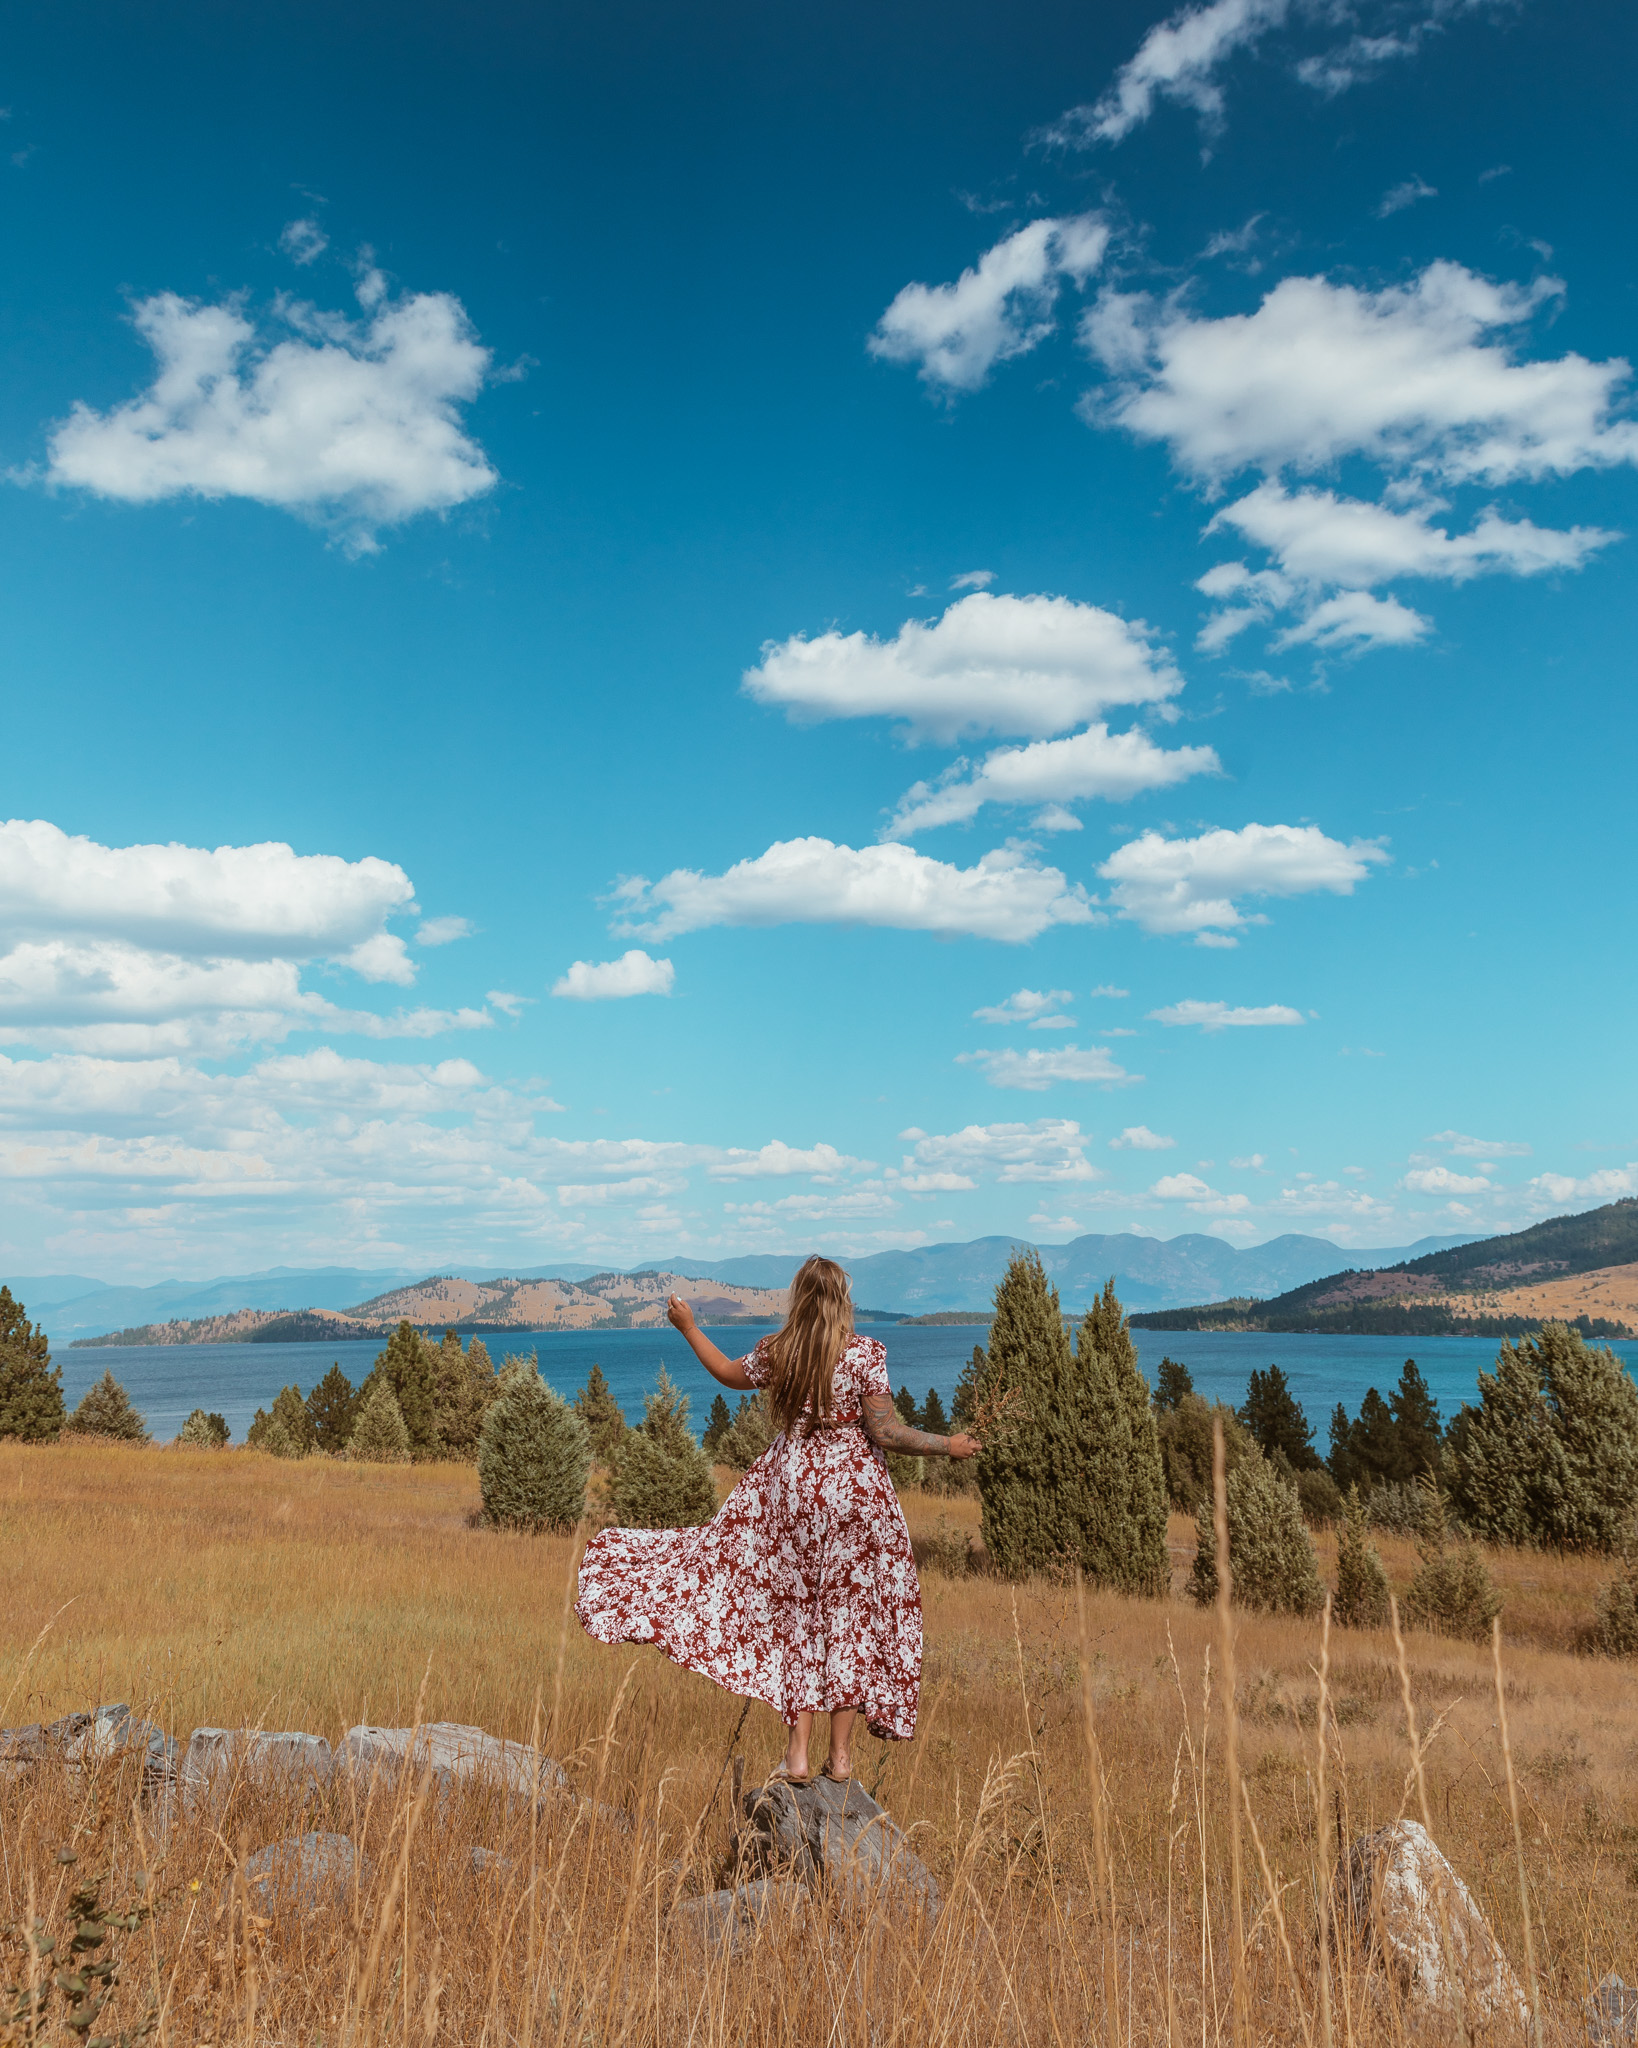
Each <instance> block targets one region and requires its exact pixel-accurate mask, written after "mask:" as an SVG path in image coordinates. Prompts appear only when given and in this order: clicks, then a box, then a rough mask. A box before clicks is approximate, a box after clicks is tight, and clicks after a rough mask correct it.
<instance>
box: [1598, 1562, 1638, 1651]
mask: <svg viewBox="0 0 1638 2048" xmlns="http://www.w3.org/2000/svg"><path fill="white" fill-rule="evenodd" d="M1590 1647H1591V1648H1593V1649H1595V1650H1598V1651H1601V1652H1602V1653H1603V1655H1604V1656H1606V1657H1638V1548H1634V1547H1633V1546H1632V1545H1631V1544H1629V1546H1628V1547H1627V1549H1626V1552H1625V1554H1624V1555H1623V1557H1622V1559H1621V1569H1620V1571H1619V1572H1617V1574H1616V1575H1615V1577H1614V1578H1613V1579H1611V1580H1609V1581H1608V1582H1607V1583H1606V1584H1605V1585H1602V1586H1600V1587H1599V1589H1598V1599H1597V1602H1596V1605H1595V1608H1594V1614H1593V1626H1592V1642H1591V1646H1590Z"/></svg>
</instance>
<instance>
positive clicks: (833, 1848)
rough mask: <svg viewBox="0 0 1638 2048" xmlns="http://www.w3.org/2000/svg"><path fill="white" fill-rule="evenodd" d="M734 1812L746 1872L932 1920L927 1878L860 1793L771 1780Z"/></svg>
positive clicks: (893, 1826)
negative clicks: (740, 1816)
mask: <svg viewBox="0 0 1638 2048" xmlns="http://www.w3.org/2000/svg"><path fill="white" fill-rule="evenodd" d="M741 1804H742V1810H743V1812H744V1815H745V1818H746V1820H747V1821H748V1822H749V1823H750V1829H749V1833H748V1835H745V1836H742V1838H741V1844H740V1846H741V1850H742V1852H743V1853H746V1854H747V1855H748V1857H749V1859H750V1861H751V1864H752V1867H753V1868H766V1869H773V1870H791V1871H794V1872H795V1874H796V1875H797V1876H798V1877H802V1878H806V1879H809V1880H811V1881H813V1882H818V1883H824V1884H829V1885H833V1886H834V1887H835V1888H836V1889H837V1890H838V1891H839V1892H840V1893H841V1894H842V1895H843V1897H845V1898H846V1899H847V1900H848V1901H849V1902H850V1903H852V1904H856V1905H866V1906H870V1905H877V1904H880V1903H883V1902H885V1901H887V1900H889V1899H896V1900H898V1901H899V1902H900V1903H905V1902H908V1903H909V1904H911V1905H912V1906H914V1907H916V1908H917V1909H918V1910H920V1911H921V1912H924V1913H925V1914H926V1915H927V1916H928V1918H929V1919H936V1918H937V1917H938V1910H939V1892H938V1885H937V1882H936V1881H935V1879H934V1877H933V1873H932V1872H931V1871H930V1870H929V1869H928V1868H927V1866H926V1864H925V1863H923V1862H922V1860H921V1858H920V1857H919V1856H917V1855H916V1853H915V1851H914V1850H913V1849H912V1848H911V1847H910V1845H909V1842H908V1841H907V1839H906V1837H905V1833H904V1830H903V1829H902V1828H901V1827H900V1826H899V1824H898V1822H897V1821H896V1820H894V1818H893V1816H892V1815H891V1814H890V1813H888V1812H887V1810H886V1809H885V1808H884V1807H880V1806H878V1805H877V1804H876V1802H875V1800H874V1799H872V1798H871V1796H870V1794H869V1793H868V1792H867V1791H866V1790H865V1789H864V1787H863V1786H862V1785H859V1784H856V1783H854V1782H853V1781H851V1780H849V1782H848V1783H846V1784H837V1783H836V1782H835V1781H834V1780H833V1779H830V1778H823V1777H821V1778H815V1779H814V1780H813V1782H812V1783H811V1784H809V1785H792V1784H788V1783H786V1782H785V1781H784V1780H782V1779H777V1778H776V1779H775V1780H774V1781H773V1782H772V1783H771V1784H768V1785H757V1786H753V1787H752V1788H751V1789H750V1790H749V1791H748V1792H746V1793H745V1794H744V1795H743V1798H742V1802H741Z"/></svg>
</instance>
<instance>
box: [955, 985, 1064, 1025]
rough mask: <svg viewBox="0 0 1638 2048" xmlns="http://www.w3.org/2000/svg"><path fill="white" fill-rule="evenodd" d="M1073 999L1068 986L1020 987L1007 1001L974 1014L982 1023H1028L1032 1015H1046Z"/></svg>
mask: <svg viewBox="0 0 1638 2048" xmlns="http://www.w3.org/2000/svg"><path fill="white" fill-rule="evenodd" d="M1073 1001H1074V997H1073V996H1072V995H1071V994H1070V992H1069V990H1068V989H1067V988H1048V989H1039V988H1020V989H1015V990H1014V991H1013V993H1012V994H1011V995H1010V996H1008V997H1007V999H1006V1001H1005V1002H1001V1003H991V1004H989V1005H987V1006H986V1007H985V1008H984V1009H982V1010H974V1012H973V1015H974V1016H975V1017H976V1018H977V1019H978V1021H979V1023H980V1024H1027V1023H1028V1022H1029V1021H1030V1019H1031V1018H1032V1017H1033V1018H1039V1017H1044V1016H1045V1015H1046V1013H1047V1011H1048V1010H1056V1009H1057V1008H1058V1007H1059V1006H1060V1005H1061V1004H1063V1003H1068V1002H1073Z"/></svg>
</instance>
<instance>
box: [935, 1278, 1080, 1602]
mask: <svg viewBox="0 0 1638 2048" xmlns="http://www.w3.org/2000/svg"><path fill="white" fill-rule="evenodd" d="M972 1365H973V1370H972V1375H971V1382H970V1403H971V1408H972V1415H973V1421H972V1424H971V1425H970V1426H971V1427H973V1428H975V1429H977V1430H978V1431H979V1432H980V1433H981V1437H982V1441H983V1445H984V1448H983V1450H982V1451H981V1452H980V1453H979V1455H978V1458H977V1460H976V1463H977V1466H978V1492H979V1498H980V1500H981V1501H982V1503H983V1510H982V1517H981V1525H982V1528H983V1532H984V1547H985V1549H986V1550H988V1552H989V1554H990V1556H991V1558H992V1559H993V1560H994V1562H995V1564H996V1566H997V1567H998V1569H999V1570H1001V1571H1002V1572H1005V1573H1006V1574H1008V1576H1010V1577H1014V1578H1018V1577H1022V1576H1023V1574H1024V1573H1026V1572H1030V1571H1040V1570H1042V1569H1044V1568H1045V1567H1046V1566H1048V1565H1052V1564H1056V1563H1058V1562H1059V1561H1060V1560H1061V1559H1062V1557H1063V1553H1064V1551H1065V1549H1066V1548H1067V1545H1066V1544H1065V1542H1064V1540H1063V1535H1064V1528H1063V1522H1064V1518H1063V1515H1062V1513H1061V1510H1060V1502H1059V1500H1058V1495H1057V1473H1056V1471H1055V1470H1054V1460H1053V1457H1052V1446H1053V1442H1054V1439H1055V1430H1054V1424H1053V1417H1054V1416H1055V1415H1056V1414H1058V1413H1060V1412H1061V1408H1062V1389H1063V1387H1064V1385H1065V1383H1066V1382H1067V1381H1068V1379H1069V1375H1070V1371H1071V1367H1072V1360H1071V1357H1070V1349H1069V1333H1068V1332H1067V1331H1066V1330H1065V1328H1064V1322H1063V1316H1062V1315H1061V1313H1060V1312H1059V1307H1058V1290H1057V1289H1056V1288H1055V1287H1054V1286H1053V1285H1052V1284H1051V1283H1050V1281H1049V1280H1048V1279H1047V1277H1046V1271H1045V1269H1044V1268H1043V1266H1042V1264H1041V1258H1040V1254H1039V1253H1038V1252H1035V1251H1026V1252H1019V1253H1017V1254H1016V1255H1015V1256H1014V1257H1013V1259H1012V1261H1011V1263H1010V1264H1009V1265H1008V1267H1007V1270H1006V1273H1005V1275H1004V1276H1003V1277H1002V1280H1001V1282H1000V1284H999V1286H998V1287H997V1288H996V1290H995V1317H994V1320H993V1321H992V1322H991V1324H990V1341H989V1345H988V1347H987V1348H986V1349H984V1350H978V1351H974V1353H973V1360H972ZM963 1377H964V1378H965V1377H966V1375H964V1376H963ZM957 1399H958V1401H959V1399H960V1391H959V1390H958V1393H957Z"/></svg>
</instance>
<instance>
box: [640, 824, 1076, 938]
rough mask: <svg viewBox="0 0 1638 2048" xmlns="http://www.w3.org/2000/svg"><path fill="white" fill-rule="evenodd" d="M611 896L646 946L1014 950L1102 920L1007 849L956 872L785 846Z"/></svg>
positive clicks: (826, 848)
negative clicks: (790, 943)
mask: <svg viewBox="0 0 1638 2048" xmlns="http://www.w3.org/2000/svg"><path fill="white" fill-rule="evenodd" d="M614 894H615V900H616V901H617V902H619V903H621V904H622V905H623V906H624V909H625V912H626V916H627V920H628V921H627V922H626V923H625V924H623V925H622V926H621V927H620V928H621V929H622V930H629V931H632V932H635V933H637V934H639V935H640V936H642V937H645V938H651V939H669V938H674V937H675V936H676V935H677V934H678V933H679V932H692V931H701V930H704V929H705V928H706V927H708V926H711V925H771V924H862V925H884V926H887V927H889V928H891V929H893V930H896V931H921V932H941V933H944V934H947V935H954V934H958V933H959V934H964V935H966V936H970V937H973V938H984V939H1004V940H1006V941H1008V942H1009V943H1013V944H1017V943H1020V942H1022V941H1023V940H1025V939H1033V938H1035V937H1036V936H1037V935H1038V934H1039V933H1041V932H1043V931H1045V930H1047V929H1048V927H1049V926H1052V925H1057V924H1095V923H1098V922H1100V919H1101V914H1100V913H1099V912H1098V911H1097V910H1095V909H1094V908H1093V906H1092V904H1091V902H1090V901H1089V899H1088V897H1087V894H1086V891H1085V889H1083V888H1082V887H1081V885H1080V884H1079V883H1078V882H1076V883H1071V882H1069V881H1067V880H1066V879H1065V877H1064V875H1063V874H1062V872H1061V871H1060V870H1059V869H1057V868H1050V867H1043V866H1041V865H1040V863H1039V862H1037V861H1036V860H1035V859H1034V858H1033V857H1032V856H1031V855H1030V854H1028V853H1026V852H1022V851H1019V850H1018V849H1016V848H1011V847H1004V848H998V849H997V850H996V851H994V852H992V853H986V854H985V855H984V856H983V858H982V859H981V860H979V861H978V862H977V863H976V865H974V866H973V867H970V868H958V867H953V866H951V865H950V864H949V863H948V862H947V861H939V860H932V859H930V858H929V857H928V856H927V855H925V854H920V853H916V852H914V851H913V850H912V849H911V848H910V847H908V846H897V845H888V846H866V847H858V848H855V847H851V846H837V845H835V844H834V843H833V842H832V841H831V840H829V839H783V840H779V841H776V842H775V844H774V845H772V846H770V847H769V848H768V850H767V852H766V853H762V854H758V855H757V857H756V858H755V859H754V860H742V861H738V862H736V863H735V865H734V866H733V867H731V868H729V869H728V870H727V872H726V873H725V874H721V875H703V874H700V873H698V872H697V871H696V870H694V869H692V868H676V869H674V870H673V871H672V872H671V873H670V874H669V875H665V876H662V877H661V879H660V880H659V881H657V882H650V881H648V880H647V879H646V878H644V877H643V876H641V875H637V876H633V877H631V878H629V879H628V880H626V881H624V882H622V883H621V884H620V885H619V886H618V888H617V889H616V890H615V892H614ZM637 920H646V922H638V921H637Z"/></svg>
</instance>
